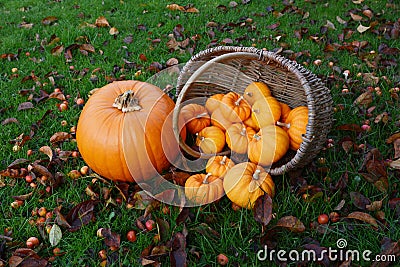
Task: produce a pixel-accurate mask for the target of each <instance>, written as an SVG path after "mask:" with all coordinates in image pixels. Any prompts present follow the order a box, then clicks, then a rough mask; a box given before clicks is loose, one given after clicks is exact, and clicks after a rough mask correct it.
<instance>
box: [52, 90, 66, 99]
mask: <svg viewBox="0 0 400 267" xmlns="http://www.w3.org/2000/svg"><path fill="white" fill-rule="evenodd" d="M49 98H55V99H58V100H61V101H65V100H66V98H65V95H64V94H63V93H61V92H52V93H51V94H49Z"/></svg>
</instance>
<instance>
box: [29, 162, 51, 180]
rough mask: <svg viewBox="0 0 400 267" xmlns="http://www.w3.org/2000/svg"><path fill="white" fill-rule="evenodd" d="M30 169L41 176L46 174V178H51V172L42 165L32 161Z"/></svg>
mask: <svg viewBox="0 0 400 267" xmlns="http://www.w3.org/2000/svg"><path fill="white" fill-rule="evenodd" d="M30 166H32V171H33V172H34V173H36V174H39V175H41V176H46V177H48V178H53V174H52V173H51V172H50V171H49V170H48V169H47V168H46V167H44V166H42V165H40V164H37V163H32V165H30Z"/></svg>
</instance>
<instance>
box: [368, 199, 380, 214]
mask: <svg viewBox="0 0 400 267" xmlns="http://www.w3.org/2000/svg"><path fill="white" fill-rule="evenodd" d="M365 208H366V209H367V210H368V211H378V210H380V209H381V208H382V200H377V201H373V202H372V203H371V204H369V205H366V206H365Z"/></svg>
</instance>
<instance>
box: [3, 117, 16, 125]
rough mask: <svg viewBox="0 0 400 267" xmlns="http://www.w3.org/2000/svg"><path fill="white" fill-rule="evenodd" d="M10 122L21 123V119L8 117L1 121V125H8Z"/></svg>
mask: <svg viewBox="0 0 400 267" xmlns="http://www.w3.org/2000/svg"><path fill="white" fill-rule="evenodd" d="M10 123H16V124H19V121H18V120H17V119H16V118H7V119H4V120H3V121H2V122H1V125H7V124H10Z"/></svg>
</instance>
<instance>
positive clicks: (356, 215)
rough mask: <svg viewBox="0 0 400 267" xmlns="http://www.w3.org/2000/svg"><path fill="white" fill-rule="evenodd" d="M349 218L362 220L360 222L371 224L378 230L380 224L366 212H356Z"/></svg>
mask: <svg viewBox="0 0 400 267" xmlns="http://www.w3.org/2000/svg"><path fill="white" fill-rule="evenodd" d="M347 218H349V219H356V220H360V221H363V222H366V223H369V224H370V225H372V226H373V227H376V228H378V222H377V221H376V220H375V218H374V217H372V216H371V215H369V214H368V213H365V212H361V211H354V212H352V213H350V214H349V215H347Z"/></svg>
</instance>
